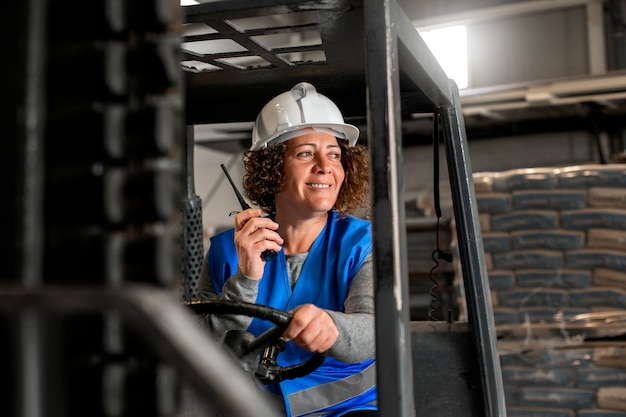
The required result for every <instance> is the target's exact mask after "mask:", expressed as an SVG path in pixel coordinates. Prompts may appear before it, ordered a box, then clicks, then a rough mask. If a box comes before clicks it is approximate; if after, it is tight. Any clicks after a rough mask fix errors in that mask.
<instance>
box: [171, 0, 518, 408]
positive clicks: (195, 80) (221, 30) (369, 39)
mask: <svg viewBox="0 0 626 417" xmlns="http://www.w3.org/2000/svg"><path fill="white" fill-rule="evenodd" d="M185 10H186V15H185V22H186V23H189V24H195V25H206V26H207V27H210V28H212V29H214V30H212V31H210V32H208V33H204V34H199V35H189V36H185V37H184V38H183V42H184V46H183V51H185V50H187V51H188V52H186V53H185V54H184V57H183V61H184V62H185V61H186V62H192V61H193V62H195V65H197V66H195V67H194V66H193V65H191V67H192V68H193V70H194V71H195V72H188V73H187V74H186V84H187V89H186V91H187V96H186V115H187V123H188V124H190V125H191V124H204V123H226V122H249V121H251V120H254V118H255V117H256V112H257V111H258V109H260V108H261V107H262V106H263V104H265V102H267V101H268V100H269V99H270V98H272V97H273V96H274V95H276V94H277V93H278V92H280V91H285V90H287V89H289V88H290V87H291V86H292V85H294V84H296V83H297V82H299V81H308V82H311V83H313V84H314V85H316V87H317V88H318V90H319V91H322V92H323V93H324V94H326V95H328V96H329V97H332V98H333V100H334V101H335V102H336V103H337V104H338V106H339V108H340V109H341V110H342V112H343V113H344V116H346V118H348V119H350V118H355V119H359V118H363V117H366V120H367V135H366V136H367V145H368V147H369V150H370V161H371V162H370V163H371V182H372V208H373V210H372V216H373V231H374V254H375V273H376V276H377V286H376V287H377V288H376V308H377V313H376V320H377V323H378V324H379V325H378V326H377V369H378V381H379V385H378V389H379V406H380V409H381V410H382V415H389V416H410V415H413V413H414V412H415V411H416V410H417V412H418V414H420V413H422V412H424V411H428V412H429V414H430V415H438V416H447V415H450V416H456V415H472V416H474V415H476V416H479V415H480V416H491V417H496V416H504V415H505V414H506V411H505V406H504V397H503V388H502V380H501V375H500V366H499V359H498V356H497V351H496V341H495V326H494V322H493V317H492V314H491V310H490V308H491V302H490V294H489V291H488V285H487V277H486V267H485V261H484V254H483V249H482V241H481V235H480V228H479V226H478V212H477V208H476V200H475V195H474V189H473V183H472V171H471V166H470V162H469V157H468V150H467V139H466V135H465V128H464V125H463V119H462V113H461V109H460V103H459V95H458V91H457V89H456V86H455V85H454V83H452V82H451V81H450V80H449V79H448V78H447V77H446V75H445V74H444V73H443V71H442V69H441V67H440V66H439V65H438V63H437V62H436V60H435V58H434V57H433V55H432V54H431V53H430V51H429V50H428V48H427V46H426V45H425V43H424V42H423V40H422V39H421V37H420V36H419V34H418V33H417V31H416V30H415V28H414V27H413V26H412V25H411V23H410V21H409V20H408V18H407V17H406V15H405V14H404V13H403V11H402V10H401V8H400V7H399V6H398V4H397V3H396V2H395V1H393V0H390V1H351V0H329V1H324V2H319V1H293V0H285V1H281V2H275V1H268V0H260V1H220V2H209V3H205V4H201V5H198V6H193V7H189V8H187V9H185ZM300 13H314V15H315V19H314V21H310V20H307V21H306V22H304V23H302V22H296V23H293V24H281V25H279V26H274V27H265V28H260V27H256V28H253V29H245V28H241V27H240V25H239V22H240V20H239V19H248V18H257V19H260V18H265V19H270V18H272V17H275V16H284V15H293V16H296V15H298V14H300ZM305 30H306V31H317V32H318V33H319V39H320V42H317V43H314V44H307V45H305V46H296V47H289V46H277V47H271V46H268V45H263V43H262V42H259V41H258V39H260V37H261V36H262V35H264V34H267V33H273V34H277V33H296V34H297V33H302V32H303V31H305ZM219 40H227V41H233V42H234V43H237V44H238V45H240V46H243V47H244V48H243V49H240V50H238V51H236V52H232V53H231V54H230V56H232V57H238V58H242V57H247V58H250V59H251V60H253V61H254V59H255V60H256V61H255V62H257V63H258V62H260V63H261V64H258V65H257V64H250V65H232V63H230V62H229V61H228V59H227V58H228V56H229V53H227V52H220V53H200V52H198V51H199V50H200V49H194V46H193V44H194V43H195V42H215V41H219ZM311 51H317V52H319V51H323V57H324V59H322V60H321V61H310V60H303V61H294V62H290V61H285V60H284V59H282V58H281V56H284V55H288V54H290V53H298V52H300V53H305V52H311ZM252 58H254V59H252ZM203 64H206V65H207V66H206V67H203V66H202V65H203ZM200 68H209V70H206V71H204V70H200ZM411 113H433V114H435V115H438V116H439V117H440V120H441V123H442V126H443V130H444V132H445V133H444V144H445V148H446V151H447V161H448V169H449V172H450V181H451V189H452V196H453V202H454V214H455V218H456V227H457V233H458V236H459V245H460V258H461V259H460V261H461V265H462V271H463V276H464V280H465V288H466V293H467V294H466V297H467V300H466V301H467V305H468V310H469V311H468V316H469V321H468V323H453V324H448V323H428V324H426V325H420V323H413V324H411V325H409V319H408V317H409V312H408V308H409V307H408V306H409V302H408V284H407V262H406V256H407V253H406V239H405V230H406V228H405V226H406V225H405V215H404V201H403V180H402V165H403V160H402V134H401V123H402V120H403V119H406V118H407V117H408V116H409V115H410V114H411ZM383 324H384V325H383ZM455 342H458V344H460V346H463V348H462V349H461V350H464V354H467V351H468V349H469V351H473V352H474V353H473V354H472V355H470V357H469V359H467V360H466V361H465V366H466V367H469V368H468V369H469V373H473V374H474V379H473V380H472V381H469V380H464V381H463V383H462V384H448V385H449V386H450V387H455V388H453V389H458V391H456V392H455V394H456V397H457V398H452V397H455V395H453V396H452V397H450V398H449V399H448V401H442V402H440V403H438V402H437V397H438V392H441V390H446V389H447V388H448V386H433V385H435V384H432V383H429V381H427V380H428V379H429V378H430V377H433V375H432V374H428V372H427V371H425V372H422V370H426V369H427V367H421V363H420V362H419V360H420V357H415V356H414V355H412V352H413V353H419V354H423V355H424V356H423V357H424V358H427V360H431V361H433V360H434V361H436V360H437V349H439V348H441V352H442V355H444V356H442V357H440V358H439V359H441V360H444V361H445V355H447V354H452V355H458V354H459V353H460V352H456V353H450V350H449V349H448V350H446V349H447V348H448V347H449V346H450V345H454V344H455ZM412 343H414V344H416V345H417V346H413V347H412V346H411V344H412ZM457 349H458V346H457ZM453 350H454V349H453ZM412 356H413V357H412ZM412 362H415V363H413V366H411V363H412ZM468 362H469V363H468ZM455 363H456V362H455ZM414 373H415V374H414ZM448 377H450V379H452V380H459V378H461V379H462V377H459V376H458V375H448ZM421 381H426V382H425V383H421ZM414 382H415V384H414ZM438 382H442V383H443V384H447V383H448V382H450V381H448V382H446V380H445V378H443V379H441V378H440V379H438ZM472 383H476V386H474V388H472V389H470V390H469V391H466V390H467V385H471V384H472ZM414 385H415V387H414ZM462 385H466V387H465V388H463V387H462ZM475 398H480V400H475ZM468 407H469V408H468ZM459 412H461V414H459Z"/></svg>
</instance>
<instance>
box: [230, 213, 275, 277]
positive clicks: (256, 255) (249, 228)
mask: <svg viewBox="0 0 626 417" xmlns="http://www.w3.org/2000/svg"><path fill="white" fill-rule="evenodd" d="M277 230H278V223H276V222H274V221H273V220H272V219H270V218H269V217H261V210H259V209H254V208H249V209H246V210H244V211H242V212H240V213H237V215H236V216H235V247H236V248H237V255H238V256H239V269H240V270H241V272H242V273H243V274H244V275H245V276H247V277H248V278H251V279H257V280H258V279H261V278H262V277H263V270H264V269H265V261H264V260H263V259H262V258H261V254H262V253H263V252H264V251H266V250H271V251H275V252H279V251H280V249H281V245H282V244H283V239H282V237H280V235H279V234H278V232H277Z"/></svg>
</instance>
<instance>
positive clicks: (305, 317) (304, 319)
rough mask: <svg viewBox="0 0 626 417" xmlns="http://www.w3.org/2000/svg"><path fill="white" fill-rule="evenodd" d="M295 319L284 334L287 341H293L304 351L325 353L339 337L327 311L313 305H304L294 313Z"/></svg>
mask: <svg viewBox="0 0 626 417" xmlns="http://www.w3.org/2000/svg"><path fill="white" fill-rule="evenodd" d="M291 313H292V314H293V319H292V320H291V323H290V324H289V326H288V327H287V329H286V330H285V332H284V333H283V338H284V339H285V341H289V340H291V341H293V342H294V343H295V344H296V345H298V346H300V347H301V348H302V349H305V350H308V351H310V352H316V353H323V352H326V351H327V350H328V349H330V348H331V347H332V345H334V344H335V342H336V341H337V338H338V337H339V330H338V329H337V326H336V325H335V322H334V321H333V319H332V317H330V314H328V313H327V312H326V311H324V310H322V309H321V308H319V307H317V306H315V305H313V304H303V305H301V306H298V307H296V308H295V309H294V310H293V311H291Z"/></svg>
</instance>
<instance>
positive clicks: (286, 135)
mask: <svg viewBox="0 0 626 417" xmlns="http://www.w3.org/2000/svg"><path fill="white" fill-rule="evenodd" d="M304 129H313V130H316V131H322V132H327V133H330V134H332V135H334V136H336V137H337V138H339V139H347V140H348V142H349V143H350V146H354V144H355V143H356V141H357V139H358V138H359V129H358V128H357V127H356V126H353V125H350V124H346V123H345V122H344V120H343V116H342V115H341V112H340V111H339V108H337V106H336V105H335V103H333V102H332V101H331V100H330V99H329V98H328V97H326V96H324V95H322V94H319V93H318V92H317V91H316V90H315V87H313V86H312V85H311V84H309V83H305V82H301V83H298V84H296V85H295V86H294V87H293V88H292V89H291V90H290V91H287V92H285V93H282V94H279V95H278V96H276V97H274V98H273V99H272V100H271V101H270V102H269V103H267V104H266V105H265V107H263V109H262V110H261V112H260V113H259V115H258V116H257V118H256V122H255V123H254V128H253V129H252V146H251V147H250V150H251V151H256V150H259V149H263V148H265V147H267V146H268V145H273V144H275V143H280V142H284V141H286V140H289V139H292V138H294V137H296V136H299V134H300V133H301V132H300V131H301V130H304Z"/></svg>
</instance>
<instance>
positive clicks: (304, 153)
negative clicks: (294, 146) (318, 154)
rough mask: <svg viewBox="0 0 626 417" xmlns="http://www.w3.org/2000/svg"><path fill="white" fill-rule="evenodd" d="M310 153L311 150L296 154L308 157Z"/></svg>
mask: <svg viewBox="0 0 626 417" xmlns="http://www.w3.org/2000/svg"><path fill="white" fill-rule="evenodd" d="M311 155H312V154H311V152H309V151H304V152H300V153H299V154H298V156H299V157H300V158H308V157H310V156H311Z"/></svg>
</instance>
